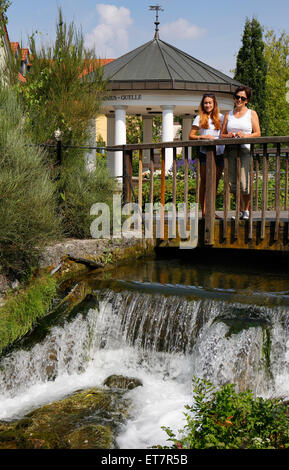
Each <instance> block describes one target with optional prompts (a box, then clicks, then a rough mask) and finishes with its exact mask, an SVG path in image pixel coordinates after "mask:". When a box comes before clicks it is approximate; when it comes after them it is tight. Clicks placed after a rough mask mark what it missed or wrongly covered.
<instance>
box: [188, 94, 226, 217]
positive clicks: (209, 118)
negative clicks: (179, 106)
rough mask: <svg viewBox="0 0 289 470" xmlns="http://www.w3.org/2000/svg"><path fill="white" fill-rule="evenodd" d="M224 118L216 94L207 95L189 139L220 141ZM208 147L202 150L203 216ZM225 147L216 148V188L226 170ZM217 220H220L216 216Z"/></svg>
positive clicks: (203, 213) (204, 96)
mask: <svg viewBox="0 0 289 470" xmlns="http://www.w3.org/2000/svg"><path fill="white" fill-rule="evenodd" d="M223 119H224V116H223V115H222V114H220V113H219V106H218V102H217V99H216V96H215V95H214V93H205V94H204V95H203V98H202V101H201V103H200V107H199V114H198V115H197V116H196V118H195V119H194V122H193V127H192V129H191V132H190V135H189V139H191V140H196V139H205V140H214V139H218V137H219V134H220V131H221V127H222V123H223ZM206 152H207V150H206V147H201V148H200V164H201V166H200V177H201V182H200V203H201V208H202V216H203V217H204V216H205V212H206V199H205V194H206ZM223 154H224V146H223V145H217V146H216V188H218V184H219V181H220V178H221V176H222V172H223V168H224V157H223ZM216 218H219V217H218V216H216Z"/></svg>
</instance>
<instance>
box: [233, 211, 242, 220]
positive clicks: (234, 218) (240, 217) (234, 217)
mask: <svg viewBox="0 0 289 470" xmlns="http://www.w3.org/2000/svg"><path fill="white" fill-rule="evenodd" d="M231 219H232V220H236V216H235V215H232V217H231ZM239 219H240V220H241V219H243V212H242V211H241V212H240V215H239Z"/></svg>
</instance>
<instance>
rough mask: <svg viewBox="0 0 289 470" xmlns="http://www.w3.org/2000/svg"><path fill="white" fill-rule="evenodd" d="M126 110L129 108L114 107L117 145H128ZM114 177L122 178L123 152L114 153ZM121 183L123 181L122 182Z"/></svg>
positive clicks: (115, 140)
mask: <svg viewBox="0 0 289 470" xmlns="http://www.w3.org/2000/svg"><path fill="white" fill-rule="evenodd" d="M126 109H127V106H122V105H119V106H114V110H115V130H114V143H115V145H125V144H126ZM113 176H120V177H121V176H122V152H121V151H120V152H114V164H113ZM120 181H121V180H120Z"/></svg>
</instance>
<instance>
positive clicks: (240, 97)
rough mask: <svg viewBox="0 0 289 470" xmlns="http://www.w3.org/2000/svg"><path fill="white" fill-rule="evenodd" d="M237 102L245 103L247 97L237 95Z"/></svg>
mask: <svg viewBox="0 0 289 470" xmlns="http://www.w3.org/2000/svg"><path fill="white" fill-rule="evenodd" d="M235 100H242V101H243V102H244V101H246V100H247V98H245V96H240V95H235Z"/></svg>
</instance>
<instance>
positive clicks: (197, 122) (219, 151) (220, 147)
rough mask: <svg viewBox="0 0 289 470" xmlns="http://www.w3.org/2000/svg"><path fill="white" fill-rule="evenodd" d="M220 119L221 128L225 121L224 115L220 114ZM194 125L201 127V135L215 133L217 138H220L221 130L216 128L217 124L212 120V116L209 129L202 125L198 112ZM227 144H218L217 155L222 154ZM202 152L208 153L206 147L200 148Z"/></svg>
mask: <svg viewBox="0 0 289 470" xmlns="http://www.w3.org/2000/svg"><path fill="white" fill-rule="evenodd" d="M219 116H220V119H221V129H222V125H223V121H224V115H223V114H219ZM193 126H196V127H198V128H199V132H200V135H213V136H215V137H216V139H218V138H219V135H220V132H221V129H220V130H217V129H215V125H214V123H213V121H212V119H211V118H209V128H208V129H203V128H202V127H200V115H199V114H198V115H197V116H196V117H195V119H194V122H193ZM224 149H225V146H224V145H216V155H222V154H223V153H224ZM200 152H201V153H204V154H206V149H205V148H204V147H201V148H200Z"/></svg>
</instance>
